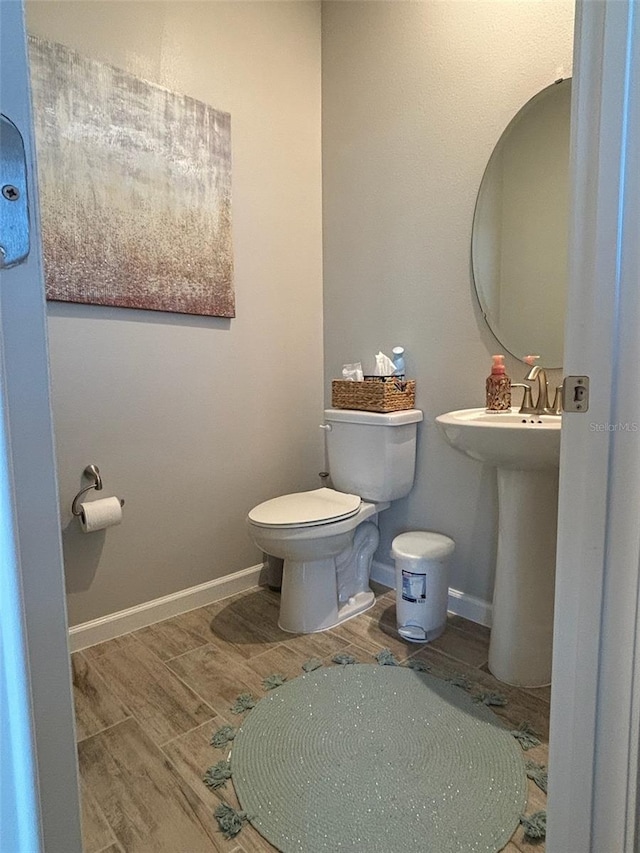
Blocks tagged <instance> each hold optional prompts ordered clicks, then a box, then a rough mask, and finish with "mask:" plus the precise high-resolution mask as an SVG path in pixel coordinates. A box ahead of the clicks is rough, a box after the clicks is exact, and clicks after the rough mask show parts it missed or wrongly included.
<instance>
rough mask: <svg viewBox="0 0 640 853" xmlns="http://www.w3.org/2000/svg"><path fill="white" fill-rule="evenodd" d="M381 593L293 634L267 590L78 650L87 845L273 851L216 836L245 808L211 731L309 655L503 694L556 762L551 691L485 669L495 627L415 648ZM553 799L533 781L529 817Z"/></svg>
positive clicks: (459, 631) (114, 849)
mask: <svg viewBox="0 0 640 853" xmlns="http://www.w3.org/2000/svg"><path fill="white" fill-rule="evenodd" d="M377 595H378V598H377V601H376V604H375V607H373V608H372V609H371V610H369V611H368V612H367V613H365V614H363V615H361V616H358V617H356V618H354V619H352V620H351V621H349V622H347V623H345V624H344V625H341V626H339V627H338V628H335V629H334V630H332V631H326V632H324V633H322V634H307V635H300V636H296V635H293V634H286V633H285V632H284V631H281V630H280V628H278V620H277V617H278V607H279V596H277V595H276V594H275V593H273V592H270V591H269V590H266V589H258V588H256V589H253V590H249V591H248V592H244V593H241V594H239V595H235V596H231V597H230V598H226V599H224V600H223V601H219V602H217V603H216V604H213V605H210V606H208V607H201V608H199V609H197V610H192V611H191V612H189V613H184V614H182V615H181V616H176V617H174V618H172V619H167V620H165V621H164V622H159V623H157V624H156V625H151V626H150V627H148V628H143V629H142V630H140V631H135V632H133V633H131V634H126V635H125V636H123V637H118V638H117V639H115V640H110V641H108V642H105V643H100V644H99V645H96V646H92V647H91V648H88V649H85V650H84V651H81V652H76V653H75V654H74V655H72V662H73V684H74V694H75V705H76V721H77V737H78V755H79V763H80V774H81V786H82V816H83V842H84V851H85V853H211V851H227V853H260V851H273V850H274V848H273V847H272V846H271V845H270V844H269V843H268V842H267V841H265V840H264V839H263V838H262V837H261V836H260V835H259V834H258V833H257V832H256V831H255V830H254V829H253V828H252V827H251V826H247V827H246V828H245V829H243V830H242V832H241V833H240V835H239V836H237V838H236V839H235V840H231V841H227V840H225V838H224V837H223V836H222V835H221V834H220V832H219V831H218V828H217V824H216V822H215V820H214V819H213V817H212V813H213V810H214V809H215V807H216V805H218V803H219V802H220V799H223V800H226V801H227V802H229V803H230V804H231V805H234V806H235V807H236V808H238V807H239V805H238V803H237V800H235V795H234V793H233V789H232V786H230V785H227V789H228V790H227V789H221V791H222V793H221V794H216V793H214V792H213V791H210V790H209V789H208V788H207V787H206V786H205V785H204V784H203V782H202V776H203V773H204V771H205V770H206V769H207V768H208V767H209V766H211V765H212V764H215V763H216V762H218V761H220V760H221V759H222V758H223V757H224V753H223V752H221V751H220V750H216V749H214V748H213V747H212V746H210V744H209V739H210V737H211V733H212V732H213V731H215V730H216V729H217V728H219V727H220V726H222V725H226V724H231V725H238V717H235V716H234V715H233V714H231V712H230V707H231V705H232V704H233V702H234V701H235V699H236V697H237V696H238V695H239V694H240V693H244V692H248V693H253V694H254V696H256V697H261V696H263V695H264V694H265V690H264V688H263V685H262V679H263V678H264V677H265V676H267V675H270V674H271V673H275V672H278V673H282V674H283V675H286V676H287V677H288V678H294V677H295V676H297V675H300V674H301V673H302V669H301V666H302V664H303V663H304V661H306V660H308V659H309V658H311V657H315V658H320V659H322V660H323V662H324V663H325V664H327V665H332V664H331V657H332V656H333V655H335V654H336V653H337V652H348V653H350V654H352V655H354V656H355V657H356V658H357V660H358V661H359V662H361V663H369V662H373V660H374V658H373V656H374V655H375V654H376V653H377V652H379V651H380V650H381V649H383V648H388V649H390V650H391V651H392V652H393V654H394V655H395V656H396V657H397V658H398V659H399V660H402V661H404V660H406V659H407V658H409V657H412V658H419V659H421V660H424V661H425V662H426V663H428V664H429V665H430V666H431V668H432V669H431V671H432V673H433V674H434V675H437V676H443V677H448V676H451V675H452V674H464V675H466V676H467V677H468V678H469V679H470V681H471V682H472V683H473V685H474V687H478V688H481V689H483V690H485V691H488V692H498V693H502V694H503V695H504V696H506V698H507V700H508V702H507V705H506V706H505V707H504V708H500V707H498V708H494V710H495V712H496V713H497V714H499V716H501V717H502V718H504V719H505V720H506V721H507V722H508V723H509V724H511V725H513V727H517V726H519V725H520V724H521V723H522V722H523V721H525V720H527V721H528V722H529V723H530V724H531V726H532V727H533V728H534V729H535V730H536V732H538V733H539V735H540V738H541V739H542V741H543V743H542V745H541V746H539V747H536V748H535V749H532V750H529V752H527V753H526V757H528V758H531V759H533V760H534V761H537V762H539V763H542V764H546V763H547V743H548V725H549V689H548V688H540V689H538V690H524V689H518V688H514V687H509V686H508V685H505V684H502V683H501V682H498V681H496V679H495V678H494V677H493V676H492V675H491V674H490V673H489V671H488V669H487V665H486V661H487V649H488V640H489V632H488V629H486V628H483V627H482V626H479V625H475V624H474V623H473V622H468V621H467V620H465V619H461V618H460V617H457V616H451V617H450V618H449V624H448V626H447V630H446V631H445V633H444V634H443V635H442V636H441V637H440V638H439V639H438V640H436V641H435V642H433V643H431V644H429V645H426V646H419V645H415V644H413V643H405V642H404V641H403V640H401V639H400V638H399V637H398V635H397V634H396V632H395V602H394V595H395V594H394V593H393V592H391V591H388V590H386V589H385V588H384V587H380V588H379V589H377ZM545 807H546V798H545V795H544V794H543V793H542V792H541V791H540V790H539V789H538V788H537V787H536V786H535V785H534V784H533V782H529V804H528V807H527V813H531V812H534V811H538V810H540V809H543V808H545ZM534 850H535V851H537V852H538V853H540V851H543V850H544V845H543V844H536V845H533V844H529V843H528V842H527V841H526V840H525V838H524V835H523V832H522V829H521V828H519V829H518V830H517V831H516V832H515V834H514V835H513V837H512V839H511V841H510V842H509V844H508V845H507V847H506V848H505V851H507V853H518V851H519V853H532V851H534ZM301 853H305V851H301ZM362 853H367V851H362ZM388 853H404V851H395V850H390V851H388Z"/></svg>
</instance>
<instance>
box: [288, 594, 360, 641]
mask: <svg viewBox="0 0 640 853" xmlns="http://www.w3.org/2000/svg"><path fill="white" fill-rule="evenodd" d="M283 589H284V587H283ZM375 603H376V597H375V594H374V593H373V592H372V591H371V590H369V591H365V592H358V593H356V595H352V596H351V598H350V599H349V600H348V601H346V602H345V603H344V604H343V605H342V607H339V608H337V610H336V613H335V617H334V616H333V615H332V616H330V617H329V618H326V619H324V620H323V622H322V624H321V626H320V627H308V626H309V625H310V623H309V622H306V623H304V622H303V621H302V620H301V619H300V614H297V615H293V614H291V613H290V612H288V611H287V610H286V608H283V606H282V604H281V605H280V617H279V619H278V626H279V627H280V628H281V629H282V630H283V631H286V632H287V633H288V634H318V633H320V632H321V631H328V630H329V629H330V628H336V627H337V626H338V625H341V624H342V623H343V622H346V621H347V620H348V619H353V617H354V616H359V615H360V614H361V613H365V612H366V611H367V610H371V608H372V607H373V605H374V604H375ZM283 611H284V612H283ZM334 618H335V621H334ZM303 624H306V625H307V627H301V626H302V625H303Z"/></svg>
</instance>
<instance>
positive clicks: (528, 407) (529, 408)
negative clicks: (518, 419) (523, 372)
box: [511, 382, 535, 415]
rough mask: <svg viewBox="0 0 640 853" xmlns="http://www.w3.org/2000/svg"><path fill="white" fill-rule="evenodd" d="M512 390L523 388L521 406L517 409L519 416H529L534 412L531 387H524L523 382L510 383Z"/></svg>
mask: <svg viewBox="0 0 640 853" xmlns="http://www.w3.org/2000/svg"><path fill="white" fill-rule="evenodd" d="M511 387H512V388H524V394H523V396H522V405H521V406H520V408H519V410H518V411H519V412H520V414H521V415H531V414H534V412H535V406H534V405H533V398H532V396H531V385H526V384H525V383H524V382H512V383H511Z"/></svg>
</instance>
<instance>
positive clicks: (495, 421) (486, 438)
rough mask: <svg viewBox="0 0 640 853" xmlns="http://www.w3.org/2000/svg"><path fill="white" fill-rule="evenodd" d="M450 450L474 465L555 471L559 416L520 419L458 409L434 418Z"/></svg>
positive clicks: (557, 454) (513, 415)
mask: <svg viewBox="0 0 640 853" xmlns="http://www.w3.org/2000/svg"><path fill="white" fill-rule="evenodd" d="M436 423H437V424H438V425H439V426H440V428H441V430H442V431H443V433H444V435H445V437H446V439H447V441H448V442H449V444H450V445H451V446H452V447H455V448H456V449H457V450H460V451H462V453H466V454H467V456H470V457H471V458H472V459H477V460H478V462H484V463H485V464H487V465H495V466H496V467H500V468H512V469H514V468H515V469H520V470H522V469H526V470H530V469H536V468H542V469H544V468H557V467H558V464H559V460H560V427H561V423H562V418H561V417H560V416H559V415H520V414H518V412H497V413H495V412H486V411H485V410H484V409H460V410H459V411H457V412H448V413H447V414H446V415H440V416H439V417H437V418H436Z"/></svg>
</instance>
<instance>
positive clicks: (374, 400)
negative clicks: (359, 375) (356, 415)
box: [331, 376, 416, 412]
mask: <svg viewBox="0 0 640 853" xmlns="http://www.w3.org/2000/svg"><path fill="white" fill-rule="evenodd" d="M415 403H416V382H415V379H399V378H398V377H397V376H365V378H364V382H345V381H344V380H343V379H334V380H333V382H332V383H331V405H332V406H333V407H334V409H360V410H361V411H365V412H399V411H401V410H402V409H413V407H414V406H415Z"/></svg>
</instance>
